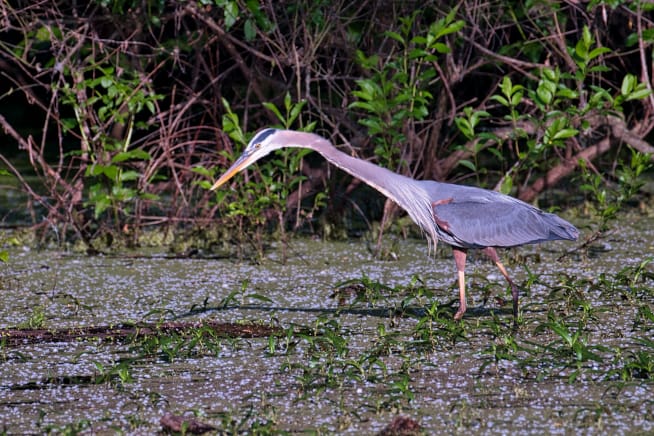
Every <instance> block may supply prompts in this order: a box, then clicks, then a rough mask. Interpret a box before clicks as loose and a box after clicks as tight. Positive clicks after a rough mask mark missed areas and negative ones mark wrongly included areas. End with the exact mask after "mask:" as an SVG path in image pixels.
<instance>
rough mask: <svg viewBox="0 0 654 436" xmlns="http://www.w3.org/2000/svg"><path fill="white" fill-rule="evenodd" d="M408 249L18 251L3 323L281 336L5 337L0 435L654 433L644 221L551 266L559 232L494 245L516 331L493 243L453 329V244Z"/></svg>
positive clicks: (0, 313)
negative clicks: (248, 257) (511, 245)
mask: <svg viewBox="0 0 654 436" xmlns="http://www.w3.org/2000/svg"><path fill="white" fill-rule="evenodd" d="M582 237H583V235H582ZM391 239H392V237H389V238H388V240H389V241H390V240H391ZM387 243H388V241H387ZM576 244H577V245H579V243H576ZM396 245H397V254H398V256H399V259H398V260H395V261H379V260H374V259H372V256H371V255H370V253H369V251H368V249H367V247H366V244H365V243H363V242H354V243H333V242H328V243H323V242H316V241H311V240H295V241H293V242H292V243H291V244H290V247H289V248H288V261H287V262H286V263H285V264H283V263H282V262H281V249H272V250H270V251H269V252H268V253H267V255H266V258H265V259H264V261H263V262H262V263H261V264H259V265H255V264H252V263H249V262H247V261H242V262H236V261H233V260H208V259H170V258H166V257H165V256H161V255H152V256H147V257H146V256H140V257H129V256H96V257H87V256H78V255H73V254H69V253H59V252H52V251H47V252H37V251H29V250H19V249H13V250H11V251H10V253H9V254H10V261H9V263H8V264H5V265H0V268H2V269H1V270H0V271H1V276H0V279H1V283H0V286H1V288H2V290H1V292H2V294H3V298H2V300H1V302H0V320H1V321H0V329H5V330H4V331H7V329H10V328H15V327H17V326H23V327H27V326H30V327H41V328H43V329H46V330H47V329H50V330H53V331H55V330H56V331H58V332H64V331H66V329H69V331H71V332H74V331H75V330H74V329H76V328H85V327H89V326H108V327H111V326H118V325H123V326H124V325H128V326H130V325H139V323H147V325H155V326H156V325H158V324H159V325H160V324H164V323H170V322H175V323H189V324H190V323H198V324H199V323H200V322H202V321H204V322H207V323H232V324H234V325H242V326H248V325H254V326H268V327H272V328H274V329H275V333H274V334H267V335H263V336H262V337H242V336H238V337H224V336H221V335H213V334H211V332H209V333H208V334H207V332H206V331H204V330H202V329H201V328H198V329H196V330H193V329H191V330H190V332H186V333H179V332H175V331H173V332H165V333H159V334H157V333H152V332H150V333H139V331H138V329H135V332H134V334H132V335H130V336H129V337H127V338H122V339H120V338H119V339H115V338H114V339H112V338H106V337H101V336H100V335H98V336H97V337H93V336H90V337H89V336H85V337H80V338H78V339H71V338H66V339H65V340H63V339H61V340H47V341H46V340H41V341H39V340H36V341H32V340H30V341H28V340H25V341H23V342H20V341H18V342H17V343H10V342H8V341H7V339H6V338H4V339H1V338H0V340H2V343H1V344H0V345H1V346H0V424H1V425H0V431H2V430H4V431H5V432H6V433H8V434H23V433H45V432H56V433H59V432H68V433H75V432H78V431H79V432H81V433H86V434H114V433H124V434H154V433H156V432H158V431H159V430H161V424H160V420H161V418H162V417H163V416H164V415H165V414H166V413H172V414H174V415H181V416H184V417H186V418H189V419H190V418H193V417H195V418H196V419H197V420H198V421H200V422H203V423H207V424H209V425H212V426H214V427H215V428H216V429H217V430H216V431H218V432H221V431H222V432H225V433H235V432H245V433H264V434H269V433H283V432H290V433H295V432H308V433H323V434H324V433H327V434H343V433H349V434H374V433H376V432H379V431H381V430H382V429H384V428H385V426H386V425H387V424H388V423H389V422H390V421H391V420H392V419H393V418H394V417H396V416H398V415H404V416H408V417H411V418H412V419H413V420H415V421H417V422H418V423H419V424H420V426H421V427H422V429H423V430H424V432H425V434H451V433H468V434H469V433H473V434H478V433H495V434H502V433H519V434H599V433H606V434H634V433H650V432H654V392H653V391H654V382H652V380H653V377H654V315H652V312H654V289H653V288H654V258H653V256H654V226H653V225H652V223H651V218H649V217H640V218H638V219H633V220H632V221H631V222H630V223H629V224H625V223H622V224H621V225H620V232H619V234H615V235H613V236H611V237H609V238H607V239H603V240H601V241H599V242H598V243H596V244H595V245H594V246H593V247H595V248H594V249H592V250H590V251H588V253H586V255H584V256H579V255H576V254H573V255H571V256H568V257H566V258H565V259H563V260H562V261H557V260H556V259H557V258H559V257H560V256H561V254H562V253H563V252H565V251H566V250H569V249H572V248H573V247H574V246H575V243H565V242H556V243H548V244H543V245H540V246H527V247H522V248H519V249H516V250H512V251H508V252H503V253H501V255H502V257H503V258H504V259H505V260H506V261H507V262H506V264H507V266H508V268H509V270H510V272H511V273H512V275H513V276H514V279H515V281H516V282H517V283H518V285H519V286H520V288H521V291H522V295H521V322H520V326H519V328H518V330H517V331H514V330H513V329H512V327H511V323H512V316H511V310H510V295H509V293H508V292H507V289H506V285H505V283H504V282H503V278H502V277H501V276H500V274H499V273H498V272H497V271H496V269H495V268H494V266H493V265H492V264H490V263H489V262H487V261H485V260H484V259H483V258H482V257H481V255H480V254H476V255H475V254H473V257H472V259H471V261H470V263H469V265H468V269H467V272H468V302H469V303H468V307H469V309H468V312H467V313H466V316H465V317H464V319H463V321H462V322H461V323H455V322H453V321H452V319H451V318H452V314H453V312H454V311H455V310H456V308H457V307H458V302H457V301H456V296H457V291H456V290H455V289H456V283H455V278H456V273H455V269H454V262H453V260H452V258H451V250H450V249H449V247H445V248H443V247H440V248H439V250H438V251H437V253H436V254H435V255H434V256H431V257H430V256H428V255H427V248H426V242H425V241H420V240H407V241H397V242H396ZM511 259H514V260H516V259H517V260H520V262H517V263H515V262H511ZM339 284H343V285H342V286H340V287H339V286H338V285H339ZM73 336H74V335H73Z"/></svg>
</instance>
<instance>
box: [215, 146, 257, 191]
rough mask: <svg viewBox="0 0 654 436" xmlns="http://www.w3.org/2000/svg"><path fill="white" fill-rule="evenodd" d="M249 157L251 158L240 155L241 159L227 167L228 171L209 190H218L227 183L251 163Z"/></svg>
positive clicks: (246, 155) (247, 155)
mask: <svg viewBox="0 0 654 436" xmlns="http://www.w3.org/2000/svg"><path fill="white" fill-rule="evenodd" d="M251 157H252V156H251V155H249V154H243V155H241V157H239V158H238V159H237V160H236V162H234V164H233V165H232V166H231V167H229V169H228V170H227V171H225V173H224V174H223V175H222V176H220V178H219V179H218V180H217V181H216V183H214V184H213V186H212V187H211V190H212V191H215V190H216V189H218V188H220V187H221V186H222V185H224V184H225V183H227V181H228V180H229V179H231V178H232V177H234V175H235V174H237V173H238V172H239V171H241V170H243V169H245V168H246V167H247V166H249V165H250V164H251V163H252V159H250V158H251Z"/></svg>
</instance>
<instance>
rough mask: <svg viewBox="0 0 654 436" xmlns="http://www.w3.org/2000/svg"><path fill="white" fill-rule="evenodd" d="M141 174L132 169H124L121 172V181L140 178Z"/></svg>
mask: <svg viewBox="0 0 654 436" xmlns="http://www.w3.org/2000/svg"><path fill="white" fill-rule="evenodd" d="M139 176H140V173H139V172H138V171H132V170H130V171H123V172H122V173H120V177H119V179H120V181H121V182H129V181H132V180H138V178H139Z"/></svg>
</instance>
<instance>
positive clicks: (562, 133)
mask: <svg viewBox="0 0 654 436" xmlns="http://www.w3.org/2000/svg"><path fill="white" fill-rule="evenodd" d="M578 133H579V131H578V130H577V129H570V128H568V129H561V130H559V131H558V132H556V133H555V134H554V136H553V138H552V139H567V138H572V137H573V136H575V135H577V134H578Z"/></svg>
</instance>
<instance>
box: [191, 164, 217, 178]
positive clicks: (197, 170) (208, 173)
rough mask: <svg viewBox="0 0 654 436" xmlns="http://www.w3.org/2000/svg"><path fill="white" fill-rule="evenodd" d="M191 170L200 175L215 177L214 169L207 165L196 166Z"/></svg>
mask: <svg viewBox="0 0 654 436" xmlns="http://www.w3.org/2000/svg"><path fill="white" fill-rule="evenodd" d="M191 172H194V173H196V174H200V175H202V176H205V177H213V171H211V170H209V169H207V168H205V167H203V166H201V165H198V166H194V167H193V168H191Z"/></svg>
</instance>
